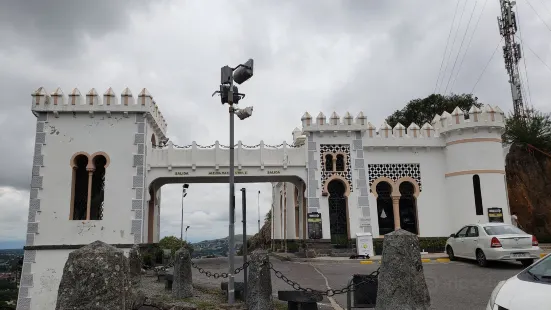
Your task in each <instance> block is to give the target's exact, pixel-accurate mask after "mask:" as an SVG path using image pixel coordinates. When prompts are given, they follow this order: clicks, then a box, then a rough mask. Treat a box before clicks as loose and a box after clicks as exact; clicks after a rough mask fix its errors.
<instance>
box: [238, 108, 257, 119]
mask: <svg viewBox="0 0 551 310" xmlns="http://www.w3.org/2000/svg"><path fill="white" fill-rule="evenodd" d="M235 115H237V117H239V119H240V120H244V119H246V118H249V117H251V116H252V115H253V107H246V108H244V109H235Z"/></svg>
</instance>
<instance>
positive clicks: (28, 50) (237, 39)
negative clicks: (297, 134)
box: [0, 0, 551, 243]
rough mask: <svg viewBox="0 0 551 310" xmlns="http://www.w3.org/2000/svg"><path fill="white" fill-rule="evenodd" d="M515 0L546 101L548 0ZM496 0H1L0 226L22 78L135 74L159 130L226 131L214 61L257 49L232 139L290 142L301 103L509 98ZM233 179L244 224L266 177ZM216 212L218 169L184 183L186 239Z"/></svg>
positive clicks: (27, 144) (28, 146)
mask: <svg viewBox="0 0 551 310" xmlns="http://www.w3.org/2000/svg"><path fill="white" fill-rule="evenodd" d="M457 1H459V4H458V3H457ZM517 2H518V5H517V6H518V8H517V10H518V13H517V15H518V17H519V24H520V30H521V32H520V33H517V35H519V37H521V39H522V41H523V42H524V45H523V48H524V56H525V59H524V60H525V63H524V62H522V66H521V70H522V74H523V79H524V81H525V89H526V90H525V92H526V94H525V97H526V101H527V102H528V103H530V104H532V105H533V106H534V107H536V108H539V109H541V110H544V111H549V110H550V105H549V102H548V98H550V97H551V88H550V87H546V85H549V83H550V81H551V53H550V52H551V1H549V0H520V1H517ZM456 8H457V14H456V18H455V22H454V24H453V27H451V26H452V20H453V19H454V13H455V12H456ZM471 14H472V18H471ZM497 15H499V1H497V0H478V1H477V0H426V1H409V0H393V1H375V0H373V1H358V0H355V1H353V0H350V1H344V0H343V1H337V0H301V1H296V0H278V1H265V0H249V1H247V0H233V1H214V0H209V1H199V0H196V1H191V0H189V1H177V0H158V1H153V0H151V1H147V0H140V1H130V0H120V1H109V0H95V1H87V2H84V1H69V0H67V1H64V0H49V1H43V0H24V1H23V0H19V1H3V2H2V3H1V4H0V42H1V43H0V68H2V70H0V93H1V94H2V95H3V97H2V99H1V100H0V130H1V132H2V133H1V134H0V154H2V155H1V160H0V242H4V243H6V242H13V241H20V240H23V239H24V232H25V227H26V220H27V209H28V198H29V190H28V189H29V184H30V175H31V162H32V151H33V143H34V141H33V139H34V136H33V132H34V129H35V121H36V120H35V117H34V116H33V115H32V114H31V112H30V102H31V96H30V94H31V92H32V91H33V90H35V89H36V88H38V87H39V86H44V87H46V89H47V90H48V91H50V92H51V91H53V90H54V89H55V88H56V87H58V86H59V87H61V88H62V89H63V90H65V93H67V92H68V91H69V90H70V89H72V88H74V87H78V88H79V89H80V90H81V91H83V92H85V91H87V90H89V89H90V88H92V87H95V88H96V89H98V91H104V90H105V89H107V88H108V87H112V88H113V89H114V90H115V91H116V92H118V93H120V92H121V91H122V90H123V89H124V87H127V86H128V87H130V89H131V90H132V91H133V92H134V94H137V92H138V91H139V90H140V89H141V88H142V87H147V88H148V89H149V91H150V92H151V94H152V95H153V96H154V98H155V99H156V101H157V103H158V104H159V106H160V109H161V111H162V112H163V114H164V115H165V117H166V119H167V122H168V126H169V136H170V138H171V139H172V140H173V141H175V142H176V143H180V144H188V143H190V142H191V141H193V140H195V141H197V142H198V143H200V144H211V143H213V141H215V140H219V141H220V143H224V144H227V142H228V135H227V134H226V132H227V130H226V128H227V122H228V121H227V112H226V111H227V109H226V108H223V107H222V106H221V105H220V103H219V101H218V100H219V99H217V98H211V94H212V92H213V91H214V90H215V89H216V88H217V87H218V83H219V73H220V67H222V66H224V65H231V66H234V65H237V64H239V63H240V62H244V61H246V60H247V59H248V58H254V60H255V76H254V77H253V78H252V79H251V80H250V81H248V82H247V83H246V84H243V85H242V86H241V87H240V91H241V92H245V93H246V94H247V98H246V99H245V100H244V101H243V105H253V106H254V115H253V117H252V118H249V119H247V120H246V121H243V122H237V123H236V126H237V128H236V139H237V140H242V141H243V143H246V144H257V143H258V142H259V141H260V140H262V139H263V140H264V141H265V142H266V143H270V144H279V143H281V142H282V141H283V140H287V141H288V142H291V140H292V137H291V132H292V130H293V129H294V127H297V126H300V117H301V115H302V114H303V113H304V112H305V111H309V112H310V113H311V114H313V115H317V114H318V113H319V112H320V111H323V112H324V113H325V114H326V115H329V114H330V113H331V112H333V111H336V112H337V113H338V114H339V115H343V114H344V113H345V112H346V111H350V112H351V113H352V114H353V115H356V114H357V113H358V112H359V111H363V112H364V113H365V114H366V115H367V116H368V119H369V120H370V121H371V122H372V123H374V124H381V123H382V121H383V119H384V118H385V117H386V116H388V115H389V114H390V113H392V112H393V111H394V110H396V109H400V108H402V107H403V106H404V104H405V103H406V102H407V101H408V100H410V99H413V98H419V97H425V96H427V95H429V94H431V93H433V92H434V91H435V89H436V92H438V93H446V94H449V93H450V92H454V93H464V92H467V93H468V92H471V91H473V89H474V94H475V95H476V96H478V97H479V99H480V100H481V101H483V102H484V103H490V104H492V105H499V106H500V107H501V108H502V109H503V110H504V111H509V110H511V108H512V105H511V99H510V89H509V85H508V82H507V81H508V78H507V75H506V72H505V69H504V64H503V59H502V56H501V48H498V49H497V52H495V51H496V47H497V46H498V44H499V42H500V39H501V38H500V36H499V31H498V27H497V22H496V17H497ZM460 17H461V18H460ZM469 20H470V23H469ZM475 25H476V27H475ZM467 26H469V27H468V28H467ZM450 29H452V30H451V38H450V40H449V44H448V49H447V54H446V57H444V51H445V48H446V43H447V42H448V40H447V39H448V37H449V34H450ZM465 29H467V31H465ZM454 38H455V40H454ZM452 43H454V44H452ZM452 46H453V48H452ZM460 47H461V51H459V49H460ZM494 52H495V54H494ZM492 55H493V57H492ZM443 59H444V60H443ZM454 64H455V65H454ZM485 68H486V69H485ZM525 68H526V69H525ZM444 69H445V71H444ZM452 69H453V73H452ZM484 69H485V70H484ZM526 72H527V73H528V74H527V75H526ZM439 73H441V74H439ZM439 76H440V78H438V77H439ZM526 76H527V77H528V82H526ZM437 80H438V82H437ZM475 85H476V87H475ZM405 125H406V126H407V125H408V124H405ZM241 187H242V186H241V185H238V186H237V189H239V188H241ZM245 187H246V188H247V189H248V193H249V200H248V205H249V206H251V207H252V208H251V211H250V213H248V218H249V219H250V221H249V226H248V231H249V232H253V233H254V232H256V231H257V225H256V220H257V216H258V213H257V211H256V206H257V194H256V193H257V192H258V191H259V190H260V191H261V195H260V213H261V216H262V217H263V216H264V214H265V213H266V212H267V211H268V210H269V208H270V204H271V193H270V185H269V184H247V185H245ZM162 190H163V205H162V212H161V217H162V219H161V226H162V234H163V235H171V234H175V235H177V234H179V225H180V224H179V220H177V219H178V218H179V212H180V186H179V185H167V186H165V187H163V189H162ZM237 203H238V205H240V199H238V200H237ZM240 216H241V212H238V218H237V220H238V221H240V220H241V218H240ZM226 217H227V185H224V184H215V185H209V184H197V185H196V184H193V185H192V186H191V187H190V189H189V194H188V196H187V198H186V201H185V223H186V224H189V225H191V226H192V228H190V230H189V235H188V237H189V239H190V240H193V241H197V240H203V239H205V238H215V237H224V236H227V218H226ZM213 220H214V221H216V222H217V223H216V224H215V225H213V224H211V221H213ZM237 232H238V233H239V232H240V228H238V229H237Z"/></svg>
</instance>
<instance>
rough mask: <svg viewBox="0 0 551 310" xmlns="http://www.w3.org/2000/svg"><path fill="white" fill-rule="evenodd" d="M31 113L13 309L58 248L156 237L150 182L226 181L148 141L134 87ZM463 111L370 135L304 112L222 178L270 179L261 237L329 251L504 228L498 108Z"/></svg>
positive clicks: (47, 299)
mask: <svg viewBox="0 0 551 310" xmlns="http://www.w3.org/2000/svg"><path fill="white" fill-rule="evenodd" d="M31 110H32V112H33V113H34V115H35V116H36V118H37V124H36V138H35V149H34V150H35V154H34V158H33V168H32V181H31V190H30V203H29V215H28V226H27V235H26V246H25V256H24V262H23V270H22V276H21V285H20V290H19V299H18V306H17V309H22V310H23V309H33V310H34V309H41V310H48V309H55V303H56V298H57V290H58V286H59V282H60V280H61V276H62V272H63V267H64V264H65V262H66V260H67V257H68V254H69V253H70V252H71V251H73V250H75V249H78V248H80V247H82V246H83V245H86V244H89V243H91V242H93V241H96V240H101V241H104V242H106V243H109V244H112V245H114V246H116V247H118V248H121V249H124V250H125V251H126V252H127V251H128V250H129V249H130V247H131V246H132V245H133V244H142V243H155V242H158V241H159V232H160V227H159V223H160V221H159V219H160V218H159V214H160V211H159V210H160V206H161V191H160V188H161V186H162V185H164V184H168V183H225V182H227V181H228V163H229V149H228V146H224V145H221V144H219V143H218V141H216V142H215V143H214V144H212V145H208V146H201V145H199V144H197V143H196V142H192V143H191V144H189V145H184V146H177V145H174V144H173V143H172V142H170V141H169V142H168V143H161V142H162V141H166V140H167V138H166V131H167V124H166V122H165V119H164V117H163V116H162V114H161V112H160V111H159V109H158V106H157V104H156V103H155V101H154V100H153V98H152V96H151V95H150V94H149V93H148V91H147V90H146V89H143V90H142V91H141V92H140V93H139V94H138V95H137V96H136V97H135V96H134V95H133V94H132V93H131V92H130V90H128V89H125V90H124V91H123V92H122V94H121V95H120V97H119V96H116V95H115V93H114V92H113V90H112V89H111V88H109V89H108V90H107V91H106V92H105V93H104V94H103V95H98V93H97V92H96V90H95V89H92V90H90V91H89V92H88V93H87V94H86V95H81V93H80V92H79V90H78V89H74V90H73V91H71V92H70V93H69V94H68V96H66V95H64V94H63V92H62V91H61V90H60V89H57V90H56V91H54V92H53V93H51V94H49V93H48V92H46V90H45V89H44V88H42V87H41V88H39V89H38V90H37V91H36V92H34V93H33V98H32V105H31ZM468 115H469V119H465V115H464V112H463V111H461V110H460V109H455V110H454V111H453V113H452V114H449V113H446V112H444V113H443V114H442V115H441V116H438V115H437V116H436V117H435V119H434V120H433V122H432V124H424V125H422V127H419V126H418V125H416V124H410V125H409V126H408V128H407V129H406V128H405V127H404V126H403V125H401V124H398V125H396V126H395V127H394V128H390V127H389V126H388V125H386V124H383V126H381V127H380V128H379V130H377V129H376V128H375V127H374V126H373V125H371V123H369V122H368V121H367V119H366V117H365V116H364V115H363V114H362V113H360V114H359V115H358V116H357V117H356V118H355V119H354V118H353V117H352V116H351V115H350V114H349V113H346V115H345V116H344V118H342V119H341V118H340V117H339V116H337V114H336V113H333V114H332V115H331V117H330V118H329V120H327V119H326V117H325V116H324V115H323V114H322V113H320V114H319V115H318V117H317V118H316V119H315V121H314V120H313V119H312V117H311V116H310V115H309V114H308V113H306V114H305V115H304V116H303V117H302V129H299V128H297V129H295V130H294V131H293V143H292V144H287V143H285V142H283V143H282V144H281V145H276V146H271V145H267V144H264V142H262V141H261V142H260V143H259V144H257V145H252V146H247V145H244V144H243V143H241V142H238V144H237V146H236V148H235V152H236V157H235V163H236V182H238V183H244V182H272V184H273V197H274V199H273V206H272V221H273V225H272V227H273V232H272V234H273V238H274V239H310V238H321V239H327V240H329V239H330V240H332V241H334V242H337V243H338V242H341V241H342V240H348V239H351V238H354V237H355V234H356V233H358V232H370V233H372V234H373V235H374V236H376V237H378V236H382V235H384V234H385V233H388V232H390V231H392V230H394V229H396V228H398V227H401V228H404V229H407V230H410V231H412V232H414V233H417V234H419V236H448V235H449V234H450V233H452V232H454V231H456V230H457V229H458V228H459V227H460V226H461V225H464V224H466V223H472V222H481V221H488V214H487V209H488V208H492V207H499V208H503V215H504V218H505V220H506V221H509V216H508V214H509V213H508V212H509V211H508V208H507V205H508V204H507V197H506V188H505V178H504V173H505V171H504V159H503V151H502V146H501V139H500V136H501V133H502V131H503V127H504V123H503V119H504V116H503V112H502V111H501V110H500V109H499V108H497V107H495V108H492V107H490V106H486V107H484V108H483V109H482V110H480V109H478V108H476V107H473V108H472V109H471V110H470V111H468ZM159 144H162V145H163V146H162V147H159ZM309 215H310V217H312V216H313V215H320V216H321V227H322V229H321V231H320V232H318V233H317V234H316V233H315V232H311V233H308V224H307V222H308V221H307V218H308V216H309ZM312 227H313V225H312ZM310 230H311V229H310Z"/></svg>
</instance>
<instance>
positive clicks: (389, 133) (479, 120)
mask: <svg viewBox="0 0 551 310" xmlns="http://www.w3.org/2000/svg"><path fill="white" fill-rule="evenodd" d="M467 116H468V118H466V117H467ZM504 120H505V116H504V113H503V111H502V110H501V109H500V108H499V107H498V106H495V107H492V106H490V105H486V106H484V107H483V108H477V107H475V106H473V107H471V109H470V110H469V111H468V112H464V111H462V110H461V109H460V108H459V107H456V108H455V109H454V110H453V111H452V113H451V114H450V113H448V112H444V113H442V115H436V116H435V117H434V119H433V120H432V121H431V123H430V124H429V123H425V124H423V125H422V126H419V125H418V124H415V123H412V124H409V126H408V127H406V126H404V125H403V124H400V123H398V124H396V126H394V128H392V127H391V126H390V125H388V124H387V123H386V122H384V123H383V124H382V125H381V126H380V127H379V128H376V127H375V126H374V125H373V124H371V123H370V122H368V121H367V118H366V117H365V115H364V114H363V112H360V113H358V115H357V116H356V118H354V117H352V115H351V114H350V113H349V112H346V114H345V115H344V117H342V118H340V117H339V116H338V115H337V113H336V112H333V113H332V114H331V116H330V117H329V121H327V118H326V116H325V115H324V114H323V112H320V113H319V114H318V116H317V117H316V119H315V122H313V118H312V116H311V115H310V114H309V113H308V112H306V113H304V115H303V116H302V118H301V121H302V131H301V132H299V130H298V128H297V129H295V130H294V131H293V137H298V136H299V135H300V134H301V133H308V132H319V133H323V132H327V133H329V132H338V131H362V132H366V136H367V137H368V138H433V137H440V135H441V134H445V133H447V132H450V131H453V130H461V129H467V128H476V127H497V128H503V127H504V126H505V125H504Z"/></svg>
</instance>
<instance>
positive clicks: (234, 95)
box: [212, 59, 254, 305]
mask: <svg viewBox="0 0 551 310" xmlns="http://www.w3.org/2000/svg"><path fill="white" fill-rule="evenodd" d="M253 65H254V61H253V60H252V59H249V60H247V62H246V63H245V64H240V65H238V66H237V67H236V68H231V67H229V66H224V67H222V68H221V69H220V72H221V74H220V90H217V91H215V92H214V93H213V94H212V96H214V95H215V94H217V93H218V94H220V100H221V102H222V104H225V103H227V104H228V105H229V112H230V147H229V149H230V163H229V166H230V167H229V180H228V182H229V188H230V193H229V194H230V195H229V200H230V203H229V214H230V218H229V225H228V228H229V236H228V248H229V251H228V265H229V266H228V267H229V268H228V269H229V270H228V271H229V272H228V304H230V305H231V304H233V303H234V302H235V291H234V280H235V276H234V272H235V271H234V270H235V269H234V259H235V252H234V249H235V162H234V161H235V149H234V145H235V142H234V120H235V119H234V115H237V117H239V119H240V120H244V119H246V118H248V117H250V116H251V115H252V114H253V107H247V108H244V109H238V108H236V107H234V105H236V104H238V103H239V100H241V99H243V98H244V97H245V94H241V93H239V90H238V89H237V86H235V85H233V84H234V82H235V83H237V84H242V83H244V82H246V81H247V80H249V79H250V78H251V77H252V76H253Z"/></svg>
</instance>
